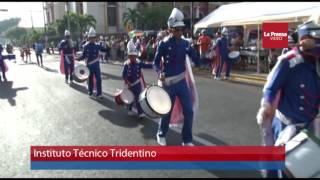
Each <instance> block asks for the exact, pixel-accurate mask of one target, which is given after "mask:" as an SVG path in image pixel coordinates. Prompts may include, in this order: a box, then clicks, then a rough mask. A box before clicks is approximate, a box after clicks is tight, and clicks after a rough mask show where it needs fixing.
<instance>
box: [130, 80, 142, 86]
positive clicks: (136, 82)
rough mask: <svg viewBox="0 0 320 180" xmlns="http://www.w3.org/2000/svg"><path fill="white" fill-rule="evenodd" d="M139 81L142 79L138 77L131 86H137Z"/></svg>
mask: <svg viewBox="0 0 320 180" xmlns="http://www.w3.org/2000/svg"><path fill="white" fill-rule="evenodd" d="M138 83H140V79H137V80H136V81H135V82H134V83H132V84H131V86H135V85H136V84H138Z"/></svg>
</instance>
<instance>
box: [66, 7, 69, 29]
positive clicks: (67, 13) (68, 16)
mask: <svg viewBox="0 0 320 180" xmlns="http://www.w3.org/2000/svg"><path fill="white" fill-rule="evenodd" d="M66 7H67V17H68V18H67V21H68V22H67V23H68V30H69V31H70V17H69V11H70V7H69V2H66Z"/></svg>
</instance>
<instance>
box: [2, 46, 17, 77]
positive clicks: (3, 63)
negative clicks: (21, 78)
mask: <svg viewBox="0 0 320 180" xmlns="http://www.w3.org/2000/svg"><path fill="white" fill-rule="evenodd" d="M2 51H3V46H2V44H0V71H2V76H3V80H4V81H5V82H6V81H7V77H6V71H8V66H7V65H6V62H5V61H4V60H5V59H9V60H11V59H15V55H12V54H10V55H2ZM0 83H2V79H1V75H0Z"/></svg>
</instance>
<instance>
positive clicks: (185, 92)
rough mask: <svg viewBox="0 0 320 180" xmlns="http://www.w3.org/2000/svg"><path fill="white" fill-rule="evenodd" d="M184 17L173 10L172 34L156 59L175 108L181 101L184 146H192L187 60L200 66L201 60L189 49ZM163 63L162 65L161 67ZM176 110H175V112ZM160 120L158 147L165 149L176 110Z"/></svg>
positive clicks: (170, 22) (190, 96) (159, 47)
mask: <svg viewBox="0 0 320 180" xmlns="http://www.w3.org/2000/svg"><path fill="white" fill-rule="evenodd" d="M183 19H184V17H183V13H182V12H181V11H180V10H178V9H177V8H174V9H173V10H172V12H171V15H170V17H169V20H168V27H169V29H170V32H171V34H170V35H169V36H167V37H165V38H164V39H163V40H162V41H161V42H160V44H159V46H158V48H157V52H156V55H155V58H154V68H155V70H156V71H157V73H158V77H159V79H160V80H161V81H162V84H163V88H164V89H165V90H166V91H167V93H168V94H169V96H170V99H171V102H172V104H175V102H176V98H177V99H179V101H181V106H182V112H183V117H184V122H183V128H182V140H183V143H182V145H186V146H193V143H192V140H193V139H192V124H193V119H194V110H193V97H194V96H193V93H192V92H194V91H193V90H192V88H190V86H189V85H190V84H188V81H187V79H186V74H188V72H187V71H188V68H187V66H186V64H187V56H186V55H189V56H190V57H191V58H192V60H193V62H194V63H195V64H196V65H197V66H199V57H198V56H197V54H196V51H195V50H194V49H193V48H192V47H191V46H190V43H189V41H187V40H185V39H183V38H182V32H183V27H184V26H185V25H184V22H183ZM162 59H163V62H162V63H161V61H162ZM172 109H174V107H173V108H172ZM172 109H171V111H170V112H169V114H168V115H165V116H164V117H163V118H161V120H160V124H159V129H158V133H157V142H158V144H160V145H162V146H165V145H166V144H167V143H166V139H165V137H166V134H167V132H168V129H169V123H170V120H171V116H172V114H173V110H172Z"/></svg>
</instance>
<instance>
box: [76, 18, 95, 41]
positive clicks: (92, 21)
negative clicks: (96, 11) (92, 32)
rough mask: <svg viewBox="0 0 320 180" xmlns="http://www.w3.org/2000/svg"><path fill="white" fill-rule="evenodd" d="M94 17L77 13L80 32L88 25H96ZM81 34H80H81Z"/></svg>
mask: <svg viewBox="0 0 320 180" xmlns="http://www.w3.org/2000/svg"><path fill="white" fill-rule="evenodd" d="M96 23H97V21H96V19H95V18H94V17H93V16H92V15H89V14H84V15H79V26H80V32H82V33H83V32H85V31H86V30H87V29H89V27H91V26H92V27H94V28H95V27H96ZM81 36H82V34H81Z"/></svg>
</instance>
